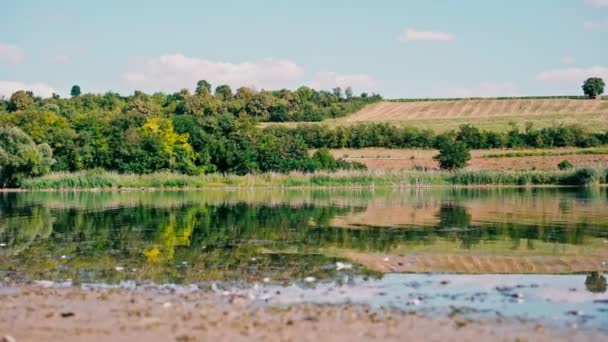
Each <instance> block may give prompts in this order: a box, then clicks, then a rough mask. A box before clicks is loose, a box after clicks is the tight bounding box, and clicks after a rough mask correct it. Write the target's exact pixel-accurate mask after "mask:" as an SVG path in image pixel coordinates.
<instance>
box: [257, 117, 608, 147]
mask: <svg viewBox="0 0 608 342" xmlns="http://www.w3.org/2000/svg"><path fill="white" fill-rule="evenodd" d="M264 131H265V132H267V133H269V134H272V135H274V136H277V137H287V136H294V137H299V138H301V139H302V140H303V141H304V143H305V144H306V145H308V146H310V147H312V148H323V147H326V148H366V147H383V148H433V149H440V148H441V147H442V146H443V145H445V144H446V143H453V142H458V143H462V144H464V145H466V147H467V148H469V149H492V148H553V147H594V146H600V145H605V144H608V132H604V133H595V132H590V131H588V130H586V129H585V128H583V127H581V126H578V125H555V126H551V127H545V128H535V127H534V126H533V125H532V124H526V126H525V128H523V129H521V128H520V127H519V126H518V125H517V124H515V123H512V125H511V129H510V130H508V131H506V132H494V131H488V130H481V129H479V128H477V127H475V126H473V125H470V124H464V125H461V126H460V127H459V128H458V129H457V130H450V131H447V132H443V133H435V132H434V131H433V130H430V129H419V128H415V127H398V126H394V125H390V124H388V123H368V124H357V125H353V126H338V127H335V128H331V127H329V126H327V125H318V124H301V125H298V126H296V127H285V126H278V125H271V126H268V127H266V128H265V129H264Z"/></svg>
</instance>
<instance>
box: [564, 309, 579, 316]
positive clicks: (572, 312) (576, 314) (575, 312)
mask: <svg viewBox="0 0 608 342" xmlns="http://www.w3.org/2000/svg"><path fill="white" fill-rule="evenodd" d="M567 314H568V315H571V316H582V315H583V312H582V311H581V310H570V311H568V312H567Z"/></svg>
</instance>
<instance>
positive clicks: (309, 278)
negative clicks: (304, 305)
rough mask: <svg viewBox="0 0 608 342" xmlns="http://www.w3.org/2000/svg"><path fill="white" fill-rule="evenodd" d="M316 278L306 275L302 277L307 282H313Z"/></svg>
mask: <svg viewBox="0 0 608 342" xmlns="http://www.w3.org/2000/svg"><path fill="white" fill-rule="evenodd" d="M316 280H317V278H315V277H306V278H304V281H305V282H307V283H314V282H315V281H316Z"/></svg>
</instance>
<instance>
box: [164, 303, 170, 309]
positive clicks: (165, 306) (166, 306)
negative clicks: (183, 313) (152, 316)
mask: <svg viewBox="0 0 608 342" xmlns="http://www.w3.org/2000/svg"><path fill="white" fill-rule="evenodd" d="M170 307H171V303H169V302H166V303H164V304H163V308H165V309H168V308H170Z"/></svg>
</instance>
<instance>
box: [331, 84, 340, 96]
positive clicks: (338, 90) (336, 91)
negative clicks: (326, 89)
mask: <svg viewBox="0 0 608 342" xmlns="http://www.w3.org/2000/svg"><path fill="white" fill-rule="evenodd" d="M331 92H332V93H333V94H334V96H335V97H337V98H339V99H341V98H342V88H340V87H335V88H334V89H332V90H331Z"/></svg>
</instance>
